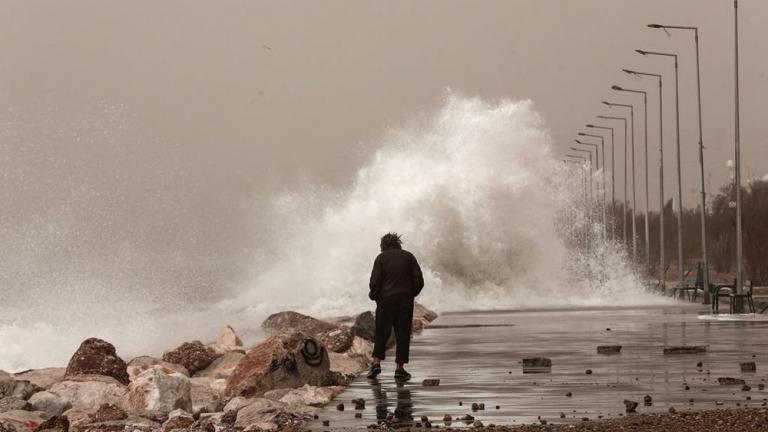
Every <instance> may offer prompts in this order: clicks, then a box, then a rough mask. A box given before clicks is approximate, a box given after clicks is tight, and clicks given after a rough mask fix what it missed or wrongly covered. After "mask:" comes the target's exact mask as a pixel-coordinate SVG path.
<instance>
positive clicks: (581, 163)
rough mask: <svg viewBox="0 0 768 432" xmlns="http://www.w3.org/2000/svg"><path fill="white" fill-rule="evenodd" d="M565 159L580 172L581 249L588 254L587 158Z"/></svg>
mask: <svg viewBox="0 0 768 432" xmlns="http://www.w3.org/2000/svg"><path fill="white" fill-rule="evenodd" d="M565 156H566V157H567V158H571V160H567V162H570V163H576V164H578V165H579V166H580V167H581V172H582V179H583V181H582V189H583V191H584V217H585V222H584V234H583V239H584V240H583V248H584V249H585V250H586V253H587V254H589V223H588V218H589V204H588V203H589V200H588V199H587V168H586V164H587V158H586V156H581V155H574V154H566V155H565Z"/></svg>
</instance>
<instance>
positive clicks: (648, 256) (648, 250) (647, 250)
mask: <svg viewBox="0 0 768 432" xmlns="http://www.w3.org/2000/svg"><path fill="white" fill-rule="evenodd" d="M611 88H612V89H613V90H616V91H623V92H629V93H638V94H642V95H643V108H644V110H645V111H644V112H645V114H644V115H643V119H644V120H645V133H644V135H643V138H644V139H645V263H646V265H647V266H648V273H649V274H650V267H651V248H650V246H649V245H650V234H649V233H648V200H649V199H648V196H649V194H648V92H645V91H642V90H630V89H626V88H623V87H619V86H617V85H615V86H612V87H611ZM633 142H634V141H633ZM634 173H635V148H634V146H633V147H632V188H633V191H632V194H633V195H632V196H633V198H632V199H633V200H634V187H635V184H634V179H635V174H634ZM633 206H634V203H633Z"/></svg>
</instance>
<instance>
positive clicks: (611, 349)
mask: <svg viewBox="0 0 768 432" xmlns="http://www.w3.org/2000/svg"><path fill="white" fill-rule="evenodd" d="M597 353H598V354H606V355H613V354H621V345H600V346H598V347H597Z"/></svg>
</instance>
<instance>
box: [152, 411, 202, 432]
mask: <svg viewBox="0 0 768 432" xmlns="http://www.w3.org/2000/svg"><path fill="white" fill-rule="evenodd" d="M194 422H195V419H194V418H193V417H192V414H190V413H188V412H186V411H184V410H180V409H178V410H173V411H171V412H170V413H169V414H168V420H166V421H165V423H163V426H162V427H161V429H160V431H161V432H171V431H172V430H174V429H188V428H189V427H190V426H192V423H194Z"/></svg>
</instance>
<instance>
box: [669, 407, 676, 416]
mask: <svg viewBox="0 0 768 432" xmlns="http://www.w3.org/2000/svg"><path fill="white" fill-rule="evenodd" d="M676 412H677V410H676V409H675V407H669V413H670V414H675V413H676Z"/></svg>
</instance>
